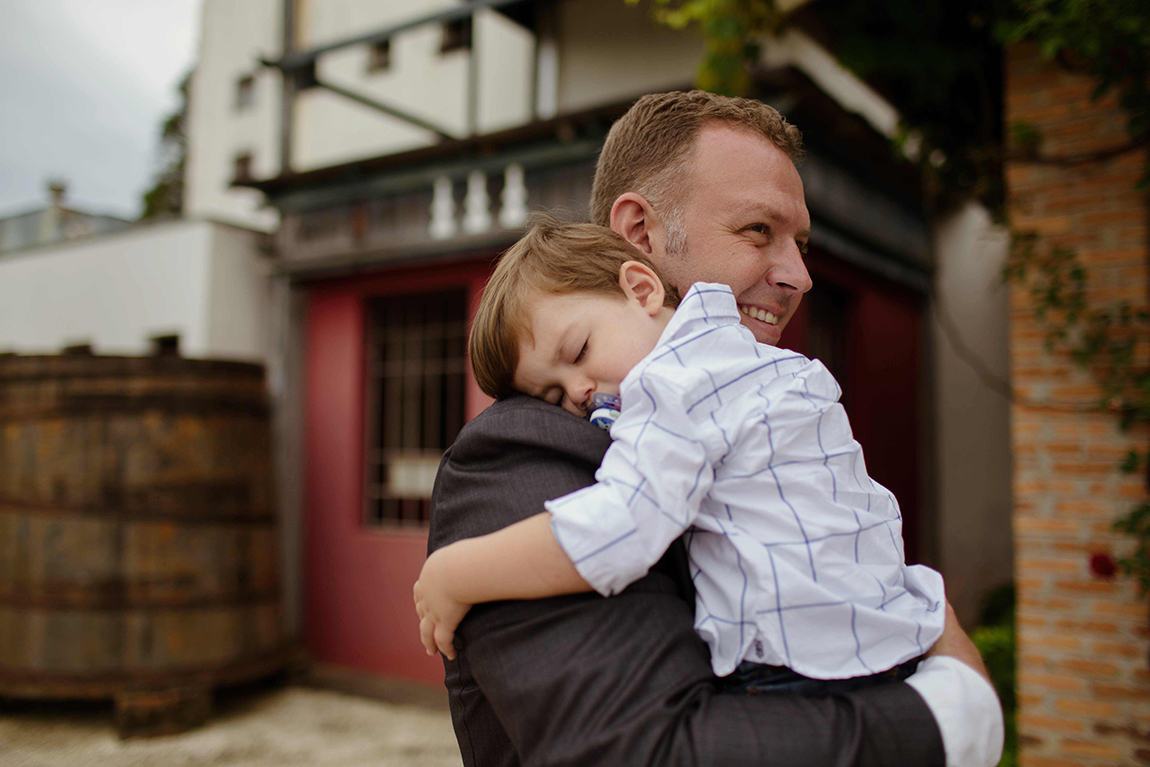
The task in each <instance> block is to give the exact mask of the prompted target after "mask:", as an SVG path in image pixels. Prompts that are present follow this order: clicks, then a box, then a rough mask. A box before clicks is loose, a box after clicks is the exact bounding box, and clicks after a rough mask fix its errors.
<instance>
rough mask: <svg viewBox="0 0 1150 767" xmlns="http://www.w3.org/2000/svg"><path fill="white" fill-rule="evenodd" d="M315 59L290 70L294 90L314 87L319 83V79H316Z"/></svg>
mask: <svg viewBox="0 0 1150 767" xmlns="http://www.w3.org/2000/svg"><path fill="white" fill-rule="evenodd" d="M316 78H317V75H316V72H315V60H314V59H313V60H311V61H309V62H307V63H306V64H304V65H303V66H301V67H300V68H299V69H296V70H294V71H293V72H292V85H293V86H294V87H295V89H296V91H297V92H298V91H306V90H307V89H308V88H314V87H316V86H317V85H319V80H318V79H316Z"/></svg>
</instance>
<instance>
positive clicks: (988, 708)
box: [906, 655, 1004, 767]
mask: <svg viewBox="0 0 1150 767" xmlns="http://www.w3.org/2000/svg"><path fill="white" fill-rule="evenodd" d="M906 683H907V684H909V685H910V686H911V687H913V688H914V689H915V691H916V692H918V694H919V695H921V696H922V699H923V700H924V701H926V705H927V708H929V709H930V713H931V714H932V715H934V721H935V722H937V723H938V730H939V732H940V733H941V734H942V747H943V749H944V750H945V751H946V767H994V765H996V764H998V762H999V760H1000V759H1001V758H1002V744H1003V737H1004V729H1003V721H1002V706H1001V704H1000V703H999V702H998V695H997V694H996V693H995V692H994V687H992V686H991V684H990V682H988V681H986V678H985V677H983V676H982V674H979V673H978V672H977V671H975V670H974V669H972V668H971V667H970V666H968V665H966V664H965V663H963V662H962V661H960V660H958V659H957V658H952V657H950V656H948V655H934V656H932V657H930V658H926V659H925V660H923V661H922V663H920V664H919V665H918V670H917V671H916V672H915V673H913V674H911V675H910V677H908V678H907V680H906Z"/></svg>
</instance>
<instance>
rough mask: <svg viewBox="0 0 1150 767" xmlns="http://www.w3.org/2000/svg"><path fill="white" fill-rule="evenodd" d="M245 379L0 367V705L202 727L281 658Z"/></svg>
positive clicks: (226, 374)
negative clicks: (45, 700)
mask: <svg viewBox="0 0 1150 767" xmlns="http://www.w3.org/2000/svg"><path fill="white" fill-rule="evenodd" d="M270 442H271V440H270V434H269V407H268V398H267V392H266V387H265V384H264V375H263V369H262V367H261V366H259V365H251V364H244V363H235V362H218V361H206V360H188V359H182V358H179V357H149V358H135V357H101V356H90V355H74V356H55V357H48V356H45V357H31V356H15V355H6V356H0V695H7V696H11V697H37V698H40V697H112V698H114V699H115V700H116V703H117V719H118V722H119V724H120V727H121V733H122V734H131V733H134V732H161V731H173V730H177V729H181V728H183V727H186V726H188V725H192V724H195V723H197V722H198V721H199V720H202V719H203V717H204V716H206V713H207V705H208V703H207V702H208V701H209V700H210V697H209V694H210V691H211V688H212V687H214V686H216V685H218V684H228V683H233V682H238V681H242V680H245V679H249V678H253V677H256V676H260V675H263V674H266V673H269V672H271V671H274V670H275V669H276V668H278V667H280V666H282V665H283V664H284V663H285V661H286V660H287V658H288V657H289V656H290V651H289V648H288V645H287V643H286V642H285V636H284V630H283V624H282V617H281V608H280V590H279V575H278V573H279V566H278V558H277V539H276V524H275V514H274V510H273V503H272V479H271V458H270V456H271V445H270Z"/></svg>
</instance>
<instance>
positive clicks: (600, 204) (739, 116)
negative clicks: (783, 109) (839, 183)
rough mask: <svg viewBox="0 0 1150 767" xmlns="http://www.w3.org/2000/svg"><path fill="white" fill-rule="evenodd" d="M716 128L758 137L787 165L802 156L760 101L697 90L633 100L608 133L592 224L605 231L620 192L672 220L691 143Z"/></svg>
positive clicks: (797, 137) (795, 139)
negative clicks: (637, 196)
mask: <svg viewBox="0 0 1150 767" xmlns="http://www.w3.org/2000/svg"><path fill="white" fill-rule="evenodd" d="M715 124H718V125H727V126H729V127H732V128H735V129H740V130H747V131H751V132H753V133H756V134H758V135H760V136H763V137H764V138H766V139H767V140H768V141H770V142H771V143H772V144H774V145H775V146H777V147H778V148H779V149H781V150H782V151H783V153H784V154H786V156H787V157H789V158H791V161H792V162H798V160H799V159H800V158H801V156H802V148H803V136H802V133H801V132H800V131H799V129H798V128H796V127H795V126H794V125H791V124H790V123H788V122H787V121H786V119H785V118H784V117H783V116H782V115H781V114H780V113H779V111H778V110H777V109H775V108H774V107H772V106H769V105H767V104H764V103H763V102H761V101H757V100H755V99H741V98H730V97H728V96H717V95H715V94H714V93H707V92H706V91H697V90H696V91H685V92H684V91H675V92H672V93H652V94H649V95H647V96H644V97H642V98H641V99H639V100H638V101H636V102H635V103H634V104H633V105H632V106H631V108H630V109H628V110H627V113H626V114H625V115H623V116H622V117H620V118H619V119H618V120H616V121H615V124H614V125H612V126H611V130H610V131H609V132H608V133H607V140H606V141H605V142H604V143H603V149H602V151H601V152H600V153H599V162H598V164H597V165H596V167H595V181H594V183H593V185H592V187H591V220H592V221H594V222H595V223H596V224H601V225H602V226H610V225H611V207H612V206H613V205H614V204H615V200H617V199H618V198H619V195H621V194H623V193H624V192H636V193H638V194H641V195H642V196H643V197H645V198H646V199H647V201H648V202H650V203H651V204H652V205H654V206H655V207H656V208H657V209H658V212H659V214H660V216H662V217H663V218H665V219H666V218H670V219H677V218H678V216H679V214H680V213H681V208H682V204H683V200H682V199H681V195H682V190H683V189H684V188H685V187H686V186H687V182H688V179H686V178H685V177H684V174H685V173H686V170H687V168H688V161H689V160H690V157H691V149H692V148H693V147H694V145H695V138H696V137H697V136H698V134H699V131H700V130H701V129H702V128H704V127H706V126H708V125H715Z"/></svg>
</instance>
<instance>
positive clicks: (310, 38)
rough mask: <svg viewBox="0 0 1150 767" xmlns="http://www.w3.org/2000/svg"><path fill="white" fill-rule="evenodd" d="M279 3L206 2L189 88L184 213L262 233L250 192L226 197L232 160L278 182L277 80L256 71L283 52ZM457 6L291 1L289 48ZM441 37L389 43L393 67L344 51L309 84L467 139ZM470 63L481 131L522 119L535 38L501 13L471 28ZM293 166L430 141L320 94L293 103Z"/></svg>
mask: <svg viewBox="0 0 1150 767" xmlns="http://www.w3.org/2000/svg"><path fill="white" fill-rule="evenodd" d="M282 3H283V0H244V2H241V3H236V2H234V1H233V0H205V3H204V14H203V35H202V39H201V44H200V58H199V64H198V66H197V71H196V76H195V78H194V80H193V84H192V107H191V117H190V121H189V122H190V129H189V149H188V170H187V176H186V184H187V209H186V212H187V214H188V215H189V216H192V217H204V218H213V219H217V220H221V221H229V222H233V223H236V224H239V225H243V226H250V227H255V228H259V229H263V230H265V231H270V230H272V229H274V228H275V226H276V225H277V224H278V221H277V217H276V215H275V213H274V212H273V211H271V210H266V209H262V208H261V206H262V203H263V199H262V196H261V195H260V194H259V193H258V192H255V191H253V190H247V189H231V188H229V184H230V182H231V180H232V178H233V177H234V175H235V164H234V163H235V158H236V156H237V155H239V154H243V153H250V154H251V155H252V157H253V160H254V162H253V168H252V170H253V175H254V176H255V177H256V178H269V177H272V176H275V175H277V174H278V173H279V172H280V103H281V100H282V98H281V88H282V78H281V77H280V75H279V74H278V72H277V71H276V70H273V69H269V68H265V67H261V66H259V64H258V60H259V59H260V58H261V57H263V58H268V59H275V58H278V57H279V55H280V49H281V47H282V40H281V31H280V30H281V25H282ZM460 4H461V0H386V1H385V2H381V1H380V0H299V5H298V10H297V13H298V17H297V34H296V47H297V49H298V50H306V49H308V48H312V47H315V46H317V45H323V44H326V43H331V42H335V41H338V40H342V39H345V38H348V37H353V36H355V35H360V34H364V33H366V32H370V31H372V30H377V29H382V28H384V27H386V26H389V25H392V24H395V23H397V22H400V21H403V20H405V19H409V18H412V17H415V16H422V15H426V14H429V13H432V12H435V11H440V10H446V9H449V8H452V7H456V6H458V5H460ZM441 40H442V29H441V27H439V26H438V25H427V26H423V27H418V28H416V29H413V30H411V31H409V32H405V33H403V34H401V35H398V36H396V37H395V38H394V39H393V40H392V43H391V66H390V68H388V69H386V70H382V71H374V72H373V71H368V60H369V53H370V51H369V47H368V46H366V45H359V46H352V47H348V48H344V49H340V50H337V51H333V52H332V53H330V54H327V55H325V56H323V57H321V58H320V59H319V61H318V64H317V69H316V72H317V75H318V76H319V78H320V79H322V80H326V81H328V82H330V83H332V84H333V85H338V86H340V87H343V88H346V89H347V90H349V91H352V92H354V93H359V94H362V95H363V96H365V97H368V98H370V99H374V100H376V101H380V102H383V103H386V104H388V105H392V106H394V107H396V108H398V109H400V110H403V111H405V112H408V113H410V114H412V115H414V116H416V117H419V118H421V119H424V120H427V121H428V122H430V123H432V124H434V125H436V126H438V127H440V128H441V129H442V130H444V131H446V132H447V133H449V134H451V135H453V136H460V137H462V136H464V135H466V133H467V128H468V126H467V67H468V58H469V55H470V54H469V53H468V52H467V51H465V50H459V51H452V52H449V53H446V54H441V53H440V52H439V48H440V43H441ZM473 40H474V50H475V52H476V55H477V57H478V59H477V63H478V68H479V83H478V89H477V90H478V93H479V104H478V130H479V132H480V133H489V132H492V131H496V130H501V129H504V128H509V127H513V126H516V125H520V124H523V123H525V122H527V121H528V120H529V119H530V117H531V106H532V98H533V95H532V93H531V84H532V71H531V70H532V67H533V58H534V48H535V41H534V36H533V35H532V34H531V33H530V32H528V31H527V30H526V29H524V28H522V27H520V26H519V25H518V24H515V23H514V22H512V21H510V20H508V19H507V18H506V17H504V16H502V15H501V14H499V13H496V12H494V11H490V10H480V11H479V12H478V13H477V14H476V17H475V26H474V31H473ZM247 75H251V76H254V77H255V80H256V93H255V103H254V104H253V105H252V106H251V107H248V108H246V109H242V110H238V109H237V108H236V105H235V102H236V85H237V83H238V81H239V80H240V79H241V78H242V77H244V76H247ZM293 119H294V126H293V127H294V129H293V138H292V164H293V167H294V169H295V170H297V171H307V170H313V169H316V168H322V167H328V166H331V165H337V164H341V163H345V162H350V161H353V160H357V159H364V158H369V157H377V156H380V155H386V154H392V153H395V152H401V151H404V150H408V149H414V148H418V147H421V146H428V145H430V144H434V143H435V142H436V141H438V140H439V139H438V137H437V136H436V135H435V134H434V133H432V132H430V131H427V130H424V129H422V128H419V127H416V126H414V125H412V124H410V123H408V122H406V121H404V120H401V119H398V118H395V117H392V116H389V115H387V114H385V113H383V112H380V111H378V110H376V109H373V108H371V107H368V106H364V105H362V104H358V103H356V102H354V101H352V100H350V99H346V98H344V97H342V96H338V95H336V94H334V93H331V92H329V91H325V90H323V89H320V88H315V89H310V90H307V91H305V92H303V93H300V94H299V95H298V96H297V98H296V102H295V106H294V111H293Z"/></svg>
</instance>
